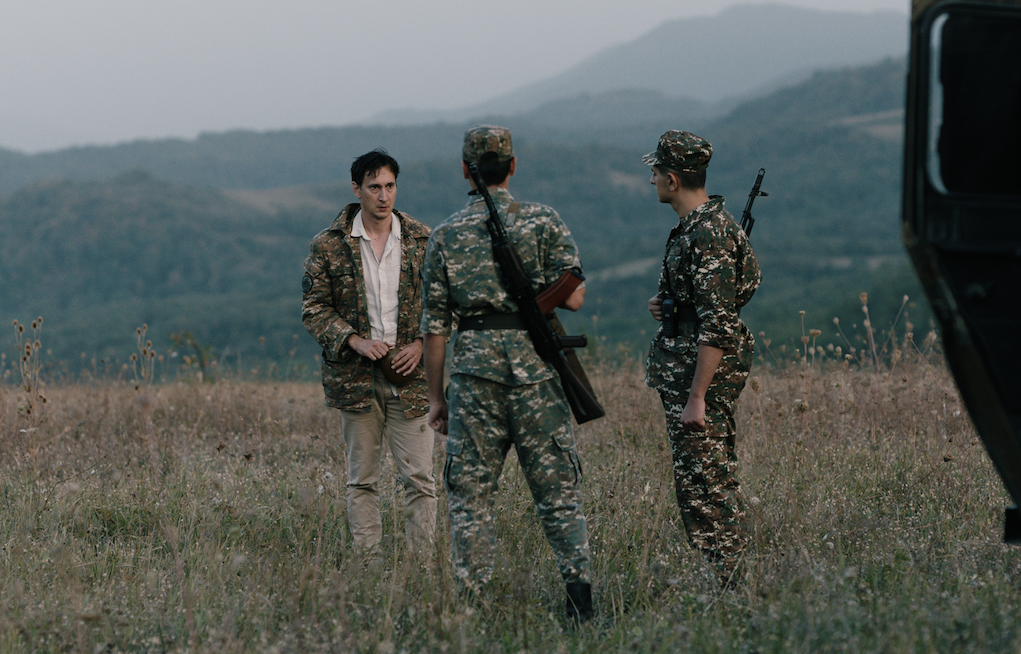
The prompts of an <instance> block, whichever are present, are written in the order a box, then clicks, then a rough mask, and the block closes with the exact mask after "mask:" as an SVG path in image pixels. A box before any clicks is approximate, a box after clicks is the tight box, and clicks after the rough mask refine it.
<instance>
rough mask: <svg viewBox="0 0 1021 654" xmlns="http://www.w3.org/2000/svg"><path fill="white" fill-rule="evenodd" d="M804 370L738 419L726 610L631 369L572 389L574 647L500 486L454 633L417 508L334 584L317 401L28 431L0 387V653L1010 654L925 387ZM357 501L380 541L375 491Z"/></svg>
mask: <svg viewBox="0 0 1021 654" xmlns="http://www.w3.org/2000/svg"><path fill="white" fill-rule="evenodd" d="M808 352H809V350H808V349H807V344H806V349H805V351H804V354H805V355H806V356H805V360H804V361H803V362H802V363H801V364H789V365H784V366H781V367H777V368H769V367H766V366H764V365H761V364H760V365H758V366H757V368H756V369H755V371H754V372H753V379H752V381H751V382H750V384H749V388H747V389H746V391H745V393H744V395H743V397H742V400H741V404H740V415H739V429H740V443H739V457H740V459H741V463H742V469H741V477H742V480H743V482H744V492H745V495H746V498H747V499H748V502H749V504H750V506H751V508H752V511H751V524H752V528H753V533H754V539H753V545H752V547H751V548H750V550H749V553H748V555H747V561H746V564H747V570H748V574H747V577H746V579H744V580H743V582H742V583H741V584H740V585H739V586H738V588H737V589H736V590H734V591H729V592H722V591H720V590H718V589H717V588H716V586H715V585H714V584H712V583H709V582H708V581H707V579H706V577H705V575H704V574H703V572H702V570H701V567H700V566H699V562H698V560H697V559H696V557H695V556H694V555H693V554H692V553H691V552H690V551H689V550H688V549H687V547H686V545H684V538H683V533H682V530H681V527H680V521H679V517H678V515H677V510H676V507H675V505H674V499H673V489H672V485H671V483H672V482H671V479H670V474H669V456H670V455H669V448H668V447H667V444H666V440H665V435H664V425H663V416H662V410H661V407H660V406H659V403H658V399H657V398H656V396H655V394H654V393H653V392H652V391H650V390H649V389H648V388H646V387H645V386H644V383H643V382H642V377H641V374H640V372H639V367H638V366H637V365H636V364H634V363H631V364H621V365H619V366H607V367H604V368H602V369H598V368H597V369H594V370H593V371H592V375H591V376H592V377H593V381H594V383H595V385H596V386H597V388H598V389H599V394H600V396H601V398H603V400H604V403H605V404H606V406H607V409H608V416H607V418H606V419H603V420H600V421H597V422H596V423H594V424H589V425H585V426H583V427H581V428H579V429H578V436H579V443H580V449H581V454H582V460H583V463H584V465H585V472H586V486H585V488H586V493H587V506H586V513H587V515H588V518H589V525H590V533H591V537H592V549H593V558H594V561H593V564H594V570H593V572H594V574H593V577H594V579H593V581H594V587H595V600H596V605H597V617H596V619H595V620H594V623H593V624H591V625H589V626H586V627H585V628H583V629H582V630H580V631H579V632H571V631H565V629H564V627H565V625H564V623H563V621H562V618H561V613H562V607H563V587H562V584H561V582H560V580H559V579H558V577H557V574H556V572H555V566H554V564H553V558H552V553H551V551H550V549H549V547H548V545H547V544H546V543H545V541H544V539H543V538H542V535H541V532H540V530H539V527H538V524H537V520H536V519H535V516H534V510H533V508H532V503H531V499H530V496H529V494H528V492H527V489H526V488H525V485H524V482H523V480H522V478H521V475H520V471H519V469H518V468H517V466H516V464H511V465H508V467H507V469H506V471H505V474H504V479H503V484H502V490H501V493H500V499H499V503H500V507H501V510H500V524H499V527H498V529H499V532H500V537H501V548H502V556H501V557H500V564H499V567H498V570H497V574H496V577H495V579H494V582H493V593H492V597H493V598H494V599H493V601H492V603H491V604H490V605H488V606H485V607H481V608H474V609H472V608H469V607H468V606H465V605H464V604H462V603H460V602H459V601H458V600H457V598H456V594H455V593H454V590H453V587H452V574H451V571H450V563H449V552H448V548H449V538H448V535H447V533H448V525H447V522H446V518H445V509H444V506H445V496H444V495H443V494H442V493H441V496H440V502H441V506H440V526H439V529H438V531H439V533H440V535H441V537H440V541H439V542H438V543H437V547H436V551H435V553H434V555H433V557H431V559H429V560H421V559H414V558H412V557H409V556H407V555H406V553H405V551H404V549H403V544H402V542H401V539H400V538H396V539H394V538H390V539H388V540H387V541H386V543H385V554H386V561H385V565H384V567H383V568H382V569H379V570H366V569H363V567H362V566H361V565H359V564H358V562H357V561H355V560H354V558H353V557H352V554H351V550H350V543H349V540H350V536H349V534H348V533H347V527H346V519H345V503H344V482H345V479H344V477H345V474H344V470H345V466H344V453H343V446H342V444H341V443H340V441H339V438H338V432H339V424H338V415H337V414H336V412H333V411H331V410H328V409H326V408H324V407H323V406H322V398H321V395H322V390H321V388H320V387H319V386H317V385H315V384H291V383H286V384H285V383H280V384H272V383H246V382H235V381H230V380H222V379H221V380H219V381H218V382H217V383H215V384H209V383H204V384H203V383H197V382H177V383H165V384H151V383H148V382H146V381H145V380H142V383H137V384H130V383H124V382H113V381H111V382H96V383H91V384H82V385H69V386H61V387H51V388H46V389H45V393H44V394H45V396H46V398H47V402H46V404H45V405H44V406H43V407H42V409H41V410H39V411H37V412H36V413H35V414H34V415H33V416H31V418H29V417H28V416H26V415H25V413H24V408H23V407H24V406H25V403H26V401H27V400H26V396H27V394H26V391H25V389H23V388H21V387H14V386H10V385H0V435H2V438H3V445H4V446H3V448H2V449H0V471H2V473H0V479H2V481H0V507H2V509H0V545H2V549H0V561H2V567H0V652H8V651H10V652H30V651H31V652H40V651H42V652H46V651H54V652H56V651H60V652H64V651H74V652H100V651H133V652H164V651H178V650H180V651H185V650H188V651H217V652H221V651H222V652H249V651H266V652H270V651H273V652H299V651H301V652H305V651H358V652H422V651H425V652H433V651H436V652H474V651H487V652H493V651H500V652H520V651H556V652H569V651H633V652H675V651H691V652H732V651H747V652H816V651H941V652H942V651H1016V650H1017V648H1018V646H1019V645H1021V622H1019V621H1018V616H1019V609H1021V601H1019V597H1018V583H1019V574H1021V558H1019V556H1018V553H1017V550H1016V549H1013V548H1011V547H1008V546H1005V545H1003V544H1001V543H1000V530H1001V528H1002V526H1001V525H1002V517H1001V511H1002V509H1003V507H1004V506H1005V505H1006V504H1007V503H1008V498H1007V497H1006V494H1005V493H1004V491H1003V488H1002V485H1001V483H1000V481H999V479H998V477H997V476H996V474H995V472H994V471H993V469H992V467H991V464H990V463H989V461H988V460H987V457H986V455H985V452H984V450H983V449H982V446H981V443H980V442H979V441H978V440H977V438H976V435H975V433H974V431H973V429H972V428H971V426H970V423H969V422H968V419H967V417H966V416H965V415H964V413H963V407H962V406H961V403H960V401H959V399H958V396H957V393H956V391H955V389H954V386H953V382H952V380H951V379H950V378H949V376H948V374H947V373H946V372H945V370H943V369H942V368H941V367H938V366H937V367H933V366H932V365H930V364H929V363H928V362H927V360H926V359H924V358H921V357H917V358H915V359H914V360H908V359H906V358H905V359H901V360H899V361H898V362H897V365H896V366H895V367H894V368H893V371H892V372H889V371H888V372H884V373H879V374H877V373H876V372H874V371H873V370H871V369H869V368H868V367H866V369H862V368H859V367H857V366H847V365H844V364H843V362H842V361H841V359H840V358H839V357H835V356H830V357H829V358H828V359H827V358H825V357H822V356H821V354H820V356H819V358H818V360H816V362H815V364H814V365H809V363H810V362H811V361H812V357H808V356H807V355H808ZM37 390H38V389H37ZM19 407H21V408H20V409H19ZM439 447H442V444H440V445H439ZM437 457H438V458H437V467H436V469H437V474H439V471H440V470H441V469H442V463H441V459H440V457H441V453H440V452H439V451H438V452H437ZM383 502H384V508H385V512H384V513H385V518H384V520H385V523H384V531H385V532H386V533H388V534H395V533H398V534H399V533H400V532H401V528H400V525H401V521H402V517H401V515H402V513H401V508H402V506H401V505H402V502H401V499H400V496H399V495H396V496H395V489H394V485H393V478H392V475H389V476H388V485H387V488H386V489H385V491H384V497H383Z"/></svg>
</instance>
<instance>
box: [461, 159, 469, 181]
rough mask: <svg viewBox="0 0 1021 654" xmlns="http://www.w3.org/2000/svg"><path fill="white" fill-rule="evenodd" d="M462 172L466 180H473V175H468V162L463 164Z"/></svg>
mask: <svg viewBox="0 0 1021 654" xmlns="http://www.w3.org/2000/svg"><path fill="white" fill-rule="evenodd" d="M461 172H462V173H464V178H465V179H471V175H470V174H469V173H468V162H466V161H462V162H461Z"/></svg>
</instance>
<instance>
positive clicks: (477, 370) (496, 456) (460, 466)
mask: <svg viewBox="0 0 1021 654" xmlns="http://www.w3.org/2000/svg"><path fill="white" fill-rule="evenodd" d="M490 193H491V195H492V197H493V200H494V202H495V203H496V205H497V207H498V209H499V211H500V215H501V218H502V219H503V221H504V224H505V225H506V227H507V232H508V235H509V237H510V238H511V240H512V241H513V242H514V244H515V246H516V247H517V250H518V253H519V255H520V257H521V261H522V264H523V267H524V270H525V272H526V273H527V274H528V276H529V277H530V278H531V281H532V285H533V288H536V289H542V288H545V287H546V286H548V285H549V284H551V283H553V282H554V281H556V280H557V279H558V278H559V277H560V275H561V274H563V273H564V272H565V271H567V270H568V269H572V268H573V269H575V270H577V271H579V272H580V270H581V263H580V260H579V258H578V250H577V247H576V246H575V243H574V239H573V238H572V237H571V234H570V232H569V231H568V229H567V227H566V226H565V225H564V223H563V222H562V221H561V220H560V217H559V216H558V215H557V213H556V212H555V211H554V210H552V209H551V208H549V207H546V206H543V205H540V204H534V203H524V204H522V205H520V206H521V208H520V210H519V211H518V213H517V214H516V215H515V214H509V215H508V214H507V209H508V207H509V206H510V205H511V203H512V202H513V198H512V197H511V195H510V193H509V192H508V191H507V190H506V189H503V188H496V187H494V188H490ZM488 215H489V214H488V211H487V209H486V204H485V202H484V200H483V199H482V198H481V197H479V196H474V199H472V200H471V201H469V203H468V205H467V206H466V207H465V208H464V209H463V210H462V211H460V212H459V213H456V214H454V215H453V216H451V217H450V218H449V219H448V220H447V221H446V222H444V223H443V224H442V225H440V226H439V227H437V228H436V230H435V231H434V232H433V235H432V237H431V238H430V239H429V249H428V253H427V255H426V263H425V271H424V278H425V281H424V285H425V290H424V299H423V303H424V310H423V313H422V331H423V332H425V333H428V334H437V335H441V336H444V337H447V336H450V334H451V330H452V326H451V325H452V316H453V315H454V314H456V315H458V316H459V317H460V319H461V320H465V319H467V318H470V317H472V316H480V315H484V314H491V313H515V312H517V310H518V307H517V305H516V304H515V302H514V300H513V299H512V298H511V297H510V296H509V295H508V293H507V291H506V290H505V289H504V287H503V285H502V284H501V281H500V277H499V275H498V272H497V268H496V264H495V263H494V261H493V254H492V240H491V239H490V236H489V232H488V230H487V229H486V225H485V221H486V218H487V217H488ZM447 395H448V397H449V415H450V421H449V429H448V435H447V461H446V466H445V468H444V471H443V478H444V482H445V484H446V488H447V493H448V498H449V510H450V523H451V531H452V540H453V563H454V570H455V575H456V577H457V580H458V584H459V587H460V588H462V589H467V590H471V591H475V590H478V589H480V588H481V587H482V586H484V585H485V584H486V583H487V582H488V581H489V580H490V578H491V577H492V574H493V568H494V548H495V536H494V531H493V528H494V516H493V500H494V496H495V493H496V491H497V488H498V482H499V477H500V473H501V471H502V469H503V463H504V460H505V458H506V455H507V452H508V451H509V450H510V447H511V446H512V445H513V446H514V447H515V449H516V451H517V456H518V461H519V462H520V464H521V470H522V472H523V473H524V475H525V478H526V479H527V481H528V486H529V489H530V490H531V493H532V497H533V499H534V501H535V506H536V510H537V512H538V515H539V519H540V521H541V522H542V526H543V530H544V532H545V534H546V538H547V540H549V542H550V545H551V546H552V547H553V550H554V552H555V554H556V557H557V566H558V568H559V571H560V574H561V575H562V576H563V578H564V580H565V581H567V582H568V583H569V584H571V583H586V584H587V583H588V580H589V544H588V528H587V525H586V522H585V516H584V513H583V502H582V494H581V480H582V470H581V462H580V460H579V458H578V454H577V451H576V448H575V443H574V435H573V431H572V427H571V413H570V408H569V406H568V404H567V400H566V399H565V397H564V393H563V389H562V388H561V386H560V382H559V378H558V376H557V373H556V371H555V370H554V368H553V367H552V366H551V365H550V364H548V363H546V362H545V361H543V360H542V359H541V358H540V357H539V355H538V354H536V351H535V347H534V346H533V345H532V342H531V340H530V339H529V337H528V333H527V331H525V330H523V329H493V330H482V331H468V330H465V331H460V332H458V334H457V339H456V341H455V344H454V353H453V359H452V362H451V378H450V386H449V388H448V390H447Z"/></svg>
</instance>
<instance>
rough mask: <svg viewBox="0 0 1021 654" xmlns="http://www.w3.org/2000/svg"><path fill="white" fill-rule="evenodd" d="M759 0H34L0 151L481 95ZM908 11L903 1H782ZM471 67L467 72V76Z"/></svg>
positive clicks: (262, 126)
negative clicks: (661, 28)
mask: <svg viewBox="0 0 1021 654" xmlns="http://www.w3.org/2000/svg"><path fill="white" fill-rule="evenodd" d="M741 4H766V2H765V1H764V0H627V1H622V0H509V1H508V2H503V3H497V2H477V1H476V2H470V1H468V0H404V1H385V0H383V1H379V2H352V1H350V0H294V1H292V2H286V3H285V2H282V1H280V0H172V1H168V0H162V1H160V2H155V1H153V0H88V1H86V2H71V1H70V0H33V1H32V2H20V1H13V0H11V1H8V2H4V3H3V5H2V7H0V61H2V62H3V65H2V66H0V147H6V148H10V149H15V150H22V151H25V152H37V151H41V150H53V149H58V148H61V147H66V146H69V145H90V144H109V143H118V142H124V141H130V140H134V139H139V138H162V137H167V136H178V137H185V138H192V137H194V136H196V135H197V134H198V133H199V132H204V131H208V132H219V131H224V130H228V129H235V128H242V129H256V130H267V129H282V128H295V127H316V126H322V125H345V124H352V123H357V122H359V121H364V120H366V119H368V118H370V117H372V116H374V115H376V114H377V113H379V112H380V111H382V110H384V109H392V108H409V107H416V108H420V109H453V108H458V107H463V106H466V105H471V104H475V103H478V102H482V101H484V100H487V99H489V98H491V97H493V96H496V95H499V94H500V93H503V92H506V91H510V90H513V89H514V88H516V87H518V86H521V85H523V84H526V83H529V82H534V81H537V80H540V79H543V78H545V77H548V76H550V75H552V74H554V73H558V72H561V71H563V70H565V69H566V68H569V67H570V66H572V65H574V64H577V63H578V62H580V61H581V60H582V59H584V58H586V57H587V56H589V55H591V54H593V53H595V52H597V51H599V50H601V49H603V48H605V47H607V46H610V45H614V44H616V43H622V42H626V41H631V40H633V39H636V38H638V37H640V36H641V35H642V34H644V33H646V32H648V31H650V30H652V29H654V28H655V27H657V26H658V25H660V24H662V23H663V22H666V21H668V20H672V19H676V18H684V17H691V16H704V15H713V14H716V13H719V12H720V11H721V10H722V9H724V8H726V7H729V6H732V5H741ZM782 4H787V5H795V6H801V7H811V8H815V9H823V10H833V11H855V12H870V11H876V10H892V11H897V12H900V13H902V14H904V15H905V16H906V15H907V13H908V7H909V1H908V0H783V1H782ZM480 75H481V77H480Z"/></svg>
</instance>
